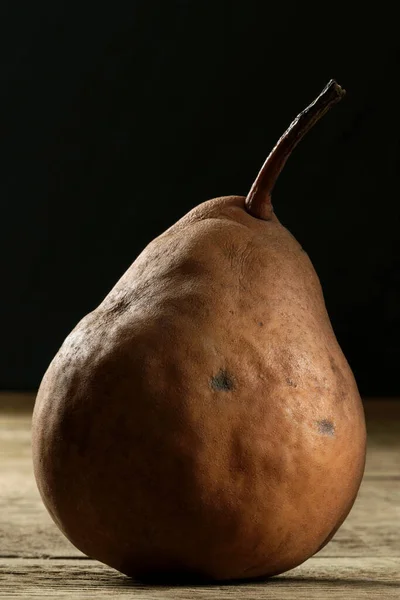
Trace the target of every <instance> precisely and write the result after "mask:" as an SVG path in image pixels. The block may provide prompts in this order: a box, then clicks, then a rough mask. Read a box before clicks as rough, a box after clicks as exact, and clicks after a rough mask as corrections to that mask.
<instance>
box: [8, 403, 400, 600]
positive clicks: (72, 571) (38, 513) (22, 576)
mask: <svg viewBox="0 0 400 600" xmlns="http://www.w3.org/2000/svg"><path fill="white" fill-rule="evenodd" d="M33 398H34V396H33V395H32V394H14V395H13V394H4V393H3V394H0V598H20V599H24V600H25V599H27V598H68V599H69V598H79V599H86V598H96V599H100V598H119V597H125V598H135V599H144V598H145V599H146V600H160V599H164V598H165V599H166V598H171V599H182V598H185V599H194V600H200V599H201V600H203V599H210V600H213V599H214V600H217V599H218V600H220V599H221V600H222V599H228V598H229V599H234V598H246V599H248V600H256V599H261V598H281V599H288V598H296V599H298V600H301V599H303V598H306V599H307V600H312V599H314V598H318V599H324V598H349V599H357V598H398V599H400V400H397V401H396V400H385V399H383V400H365V402H364V406H365V412H366V417H367V427H368V437H369V441H368V454H367V466H366V471H365V476H364V480H363V483H362V485H361V489H360V493H359V495H358V498H357V500H356V503H355V505H354V507H353V510H352V512H351V513H350V515H349V517H348V519H347V520H346V522H345V523H344V525H343V526H342V527H341V529H340V530H339V532H338V533H337V534H336V536H335V537H334V538H333V540H332V541H331V542H330V543H329V544H328V545H327V546H326V547H325V548H324V549H323V550H322V551H321V552H320V553H319V554H318V555H317V556H315V557H313V558H311V559H310V560H308V561H307V562H306V563H304V564H302V565H301V566H299V567H297V568H296V569H293V570H292V571H289V572H288V573H285V574H284V575H281V576H278V577H275V578H272V579H270V580H267V581H265V582H252V583H243V584H239V585H238V584H236V585H231V584H229V585H207V586H191V587H173V586H168V587H163V586H146V585H142V584H139V583H136V582H133V581H131V580H130V579H128V578H127V577H125V576H123V575H121V574H119V573H118V572H116V571H114V570H113V569H110V568H108V567H106V566H104V565H102V564H100V563H98V562H97V561H95V560H89V559H87V558H86V557H85V556H84V555H83V554H82V553H81V552H79V551H78V550H76V548H74V547H73V546H72V545H71V544H70V543H69V542H68V541H67V540H66V539H65V538H64V537H63V535H62V534H61V533H60V532H59V531H58V529H57V527H56V526H55V525H54V524H53V522H52V520H51V519H50V517H49V516H48V514H47V512H46V510H45V508H44V506H43V504H42V502H41V499H40V496H39V493H38V491H37V488H36V484H35V481H34V477H33V473H32V465H31V451H30V419H31V412H32V407H33Z"/></svg>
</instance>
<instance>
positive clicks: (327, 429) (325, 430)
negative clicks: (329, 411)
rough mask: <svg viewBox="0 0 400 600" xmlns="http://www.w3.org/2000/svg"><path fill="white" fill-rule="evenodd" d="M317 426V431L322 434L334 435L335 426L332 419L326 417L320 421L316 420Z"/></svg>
mask: <svg viewBox="0 0 400 600" xmlns="http://www.w3.org/2000/svg"><path fill="white" fill-rule="evenodd" d="M317 427H318V431H319V433H322V434H323V435H330V436H334V435H335V426H334V424H333V423H332V421H328V419H322V421H317Z"/></svg>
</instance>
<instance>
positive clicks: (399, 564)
mask: <svg viewBox="0 0 400 600" xmlns="http://www.w3.org/2000/svg"><path fill="white" fill-rule="evenodd" d="M399 573H400V559H399V558H390V557H387V558H376V557H363V558H335V559H331V558H313V559H310V560H308V561H307V562H306V563H304V564H303V565H300V566H299V567H297V568H296V569H293V570H292V571H289V572H288V573H285V574H284V575H280V576H278V577H274V578H272V579H270V580H267V581H257V582H255V581H253V582H239V583H229V584H225V585H220V584H215V585H193V586H184V587H178V586H171V585H169V586H160V585H157V586H150V585H143V584H141V583H139V582H135V581H133V580H131V579H128V578H127V577H125V576H123V575H121V574H120V573H118V572H117V571H114V570H113V569H110V568H108V567H106V566H104V565H101V564H100V563H97V562H93V561H88V560H21V559H16V560H7V561H5V560H0V590H1V592H0V597H1V598H17V599H18V598H19V599H21V600H22V599H23V600H26V599H27V598H57V599H62V598H64V599H70V598H72V599H73V598H79V599H87V598H93V599H94V598H96V599H99V598H116V597H118V598H119V597H130V598H135V600H141V599H145V600H167V599H173V600H213V599H215V600H233V599H235V598H237V599H239V598H240V599H241V598H245V599H246V600H261V599H264V598H270V599H278V598H279V599H280V600H288V599H290V600H292V599H293V598H296V600H314V599H315V600H321V599H322V598H328V599H329V598H336V599H337V598H343V599H346V600H348V599H349V598H351V599H354V600H358V599H365V598H369V599H372V598H374V599H376V598H377V597H378V598H382V599H388V598H399V597H400V575H399Z"/></svg>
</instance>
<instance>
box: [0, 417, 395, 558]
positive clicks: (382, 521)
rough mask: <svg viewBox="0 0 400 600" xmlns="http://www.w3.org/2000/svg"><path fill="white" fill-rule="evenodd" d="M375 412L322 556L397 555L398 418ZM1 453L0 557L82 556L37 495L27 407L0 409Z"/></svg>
mask: <svg viewBox="0 0 400 600" xmlns="http://www.w3.org/2000/svg"><path fill="white" fill-rule="evenodd" d="M379 414H383V417H382V419H383V421H385V419H386V420H389V422H390V427H391V429H390V433H389V434H387V435H386V434H383V433H381V428H380V426H379V425H376V423H375V421H374V425H373V433H372V434H371V435H370V438H369V446H368V455H367V467H366V474H365V477H364V480H363V483H362V485H361V488H360V493H359V496H358V498H357V500H356V503H355V505H354V507H353V510H352V512H351V513H350V515H349V517H348V518H347V520H346V521H345V523H344V524H343V526H342V527H341V529H340V530H339V532H338V533H337V534H336V536H335V537H334V538H333V540H332V541H331V542H330V543H329V544H328V545H327V546H326V547H325V548H324V549H323V550H322V551H321V553H320V554H321V555H323V556H335V557H337V556H364V555H368V554H371V549H374V550H373V554H374V555H375V556H385V555H391V556H400V535H399V533H400V532H399V524H400V485H399V480H398V479H397V478H400V465H399V455H400V451H399V447H400V420H399V421H396V420H395V419H388V417H387V415H388V414H390V411H389V413H388V411H385V412H384V413H382V412H380V413H379ZM399 414H400V411H399ZM378 416H379V415H378ZM378 416H377V417H374V418H377V419H378ZM378 420H379V419H378ZM375 436H377V437H375ZM0 457H1V462H0V465H1V466H0V556H3V557H4V556H16V557H17V556H19V557H27V558H28V557H29V558H38V557H74V556H75V557H80V556H83V555H82V554H81V553H80V552H79V550H77V549H76V548H75V547H74V546H72V544H71V543H70V542H69V541H68V540H66V538H65V537H64V536H63V535H62V534H61V533H60V532H59V530H58V529H57V527H56V526H55V525H54V523H53V521H52V520H51V519H50V517H49V515H48V514H47V512H46V510H45V508H44V506H43V503H42V501H41V499H40V496H39V493H38V490H37V487H36V483H35V480H34V477H33V472H32V465H31V447H30V413H29V412H28V413H26V412H12V413H10V412H8V410H7V412H3V413H1V412H0ZM376 478H378V479H379V481H378V482H377V481H376ZM381 479H382V480H381Z"/></svg>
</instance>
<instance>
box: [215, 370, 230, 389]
mask: <svg viewBox="0 0 400 600" xmlns="http://www.w3.org/2000/svg"><path fill="white" fill-rule="evenodd" d="M211 387H212V389H213V390H215V391H216V392H229V391H230V390H233V388H234V383H233V379H232V377H231V375H230V374H229V373H228V372H227V371H226V370H225V369H220V371H219V372H218V373H217V375H214V377H211Z"/></svg>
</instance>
